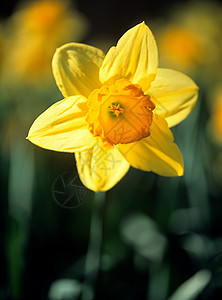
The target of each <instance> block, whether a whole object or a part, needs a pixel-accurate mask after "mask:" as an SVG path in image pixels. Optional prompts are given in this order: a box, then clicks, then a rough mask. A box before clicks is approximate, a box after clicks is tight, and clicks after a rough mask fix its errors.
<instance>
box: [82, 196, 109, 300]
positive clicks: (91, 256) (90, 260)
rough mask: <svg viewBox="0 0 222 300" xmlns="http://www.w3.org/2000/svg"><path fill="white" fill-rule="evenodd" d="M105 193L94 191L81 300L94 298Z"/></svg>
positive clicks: (98, 266)
mask: <svg viewBox="0 0 222 300" xmlns="http://www.w3.org/2000/svg"><path fill="white" fill-rule="evenodd" d="M105 196H106V193H104V192H97V193H95V199H94V201H95V202H94V208H93V213H92V218H91V225H90V238H89V247H88V252H87V255H86V262H85V282H84V288H83V293H82V300H92V299H95V289H96V282H97V277H98V273H99V268H100V253H101V245H102V233H103V211H104V203H105Z"/></svg>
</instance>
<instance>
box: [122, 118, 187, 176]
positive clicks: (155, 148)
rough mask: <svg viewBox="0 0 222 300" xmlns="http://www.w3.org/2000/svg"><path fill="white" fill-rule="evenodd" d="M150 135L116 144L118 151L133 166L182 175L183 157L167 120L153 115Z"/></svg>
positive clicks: (164, 173) (158, 172)
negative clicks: (135, 140) (130, 141)
mask: <svg viewBox="0 0 222 300" xmlns="http://www.w3.org/2000/svg"><path fill="white" fill-rule="evenodd" d="M150 132H151V134H150V136H149V137H147V138H145V139H142V140H140V141H139V142H135V143H132V144H125V145H118V148H119V150H120V152H121V153H122V154H123V156H124V157H125V158H126V160H127V161H128V162H129V163H130V165H131V166H133V167H134V168H138V169H141V170H144V171H153V172H155V173H157V174H159V175H162V176H181V175H183V158H182V155H181V152H180V150H179V148H178V147H177V145H176V144H175V143H174V142H173V135H172V132H171V130H170V129H169V128H168V126H167V122H166V121H165V120H164V119H163V118H162V117H160V116H158V115H155V114H154V115H153V123H152V125H151V127H150Z"/></svg>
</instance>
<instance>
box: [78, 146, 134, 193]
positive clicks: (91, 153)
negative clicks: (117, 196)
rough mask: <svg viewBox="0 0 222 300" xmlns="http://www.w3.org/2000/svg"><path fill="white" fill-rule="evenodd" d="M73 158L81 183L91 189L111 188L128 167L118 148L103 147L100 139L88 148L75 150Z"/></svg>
mask: <svg viewBox="0 0 222 300" xmlns="http://www.w3.org/2000/svg"><path fill="white" fill-rule="evenodd" d="M75 158H76V164H77V168H78V173H79V177H80V179H81V181H82V183H83V184H84V185H85V186H86V187H87V188H89V189H90V190H93V191H107V190H109V189H111V188H112V187H113V186H114V185H115V184H117V182H118V181H120V179H121V178H122V177H123V176H124V175H125V174H126V172H127V171H128V169H129V163H128V162H127V161H126V160H125V159H124V158H123V156H122V154H121V153H120V152H119V151H118V149H117V148H114V149H107V148H104V147H103V146H102V144H101V141H98V142H97V144H95V146H94V147H93V148H91V149H90V150H87V151H83V152H76V153H75Z"/></svg>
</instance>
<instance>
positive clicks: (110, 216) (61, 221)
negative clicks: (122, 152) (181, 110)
mask: <svg viewBox="0 0 222 300" xmlns="http://www.w3.org/2000/svg"><path fill="white" fill-rule="evenodd" d="M0 5H1V9H0V125H1V131H0V139H1V151H0V194H1V200H0V299H1V300H14V299H21V300H22V299H25V300H26V299H32V300H35V299H38V300H39V299H49V300H74V299H84V300H89V299H117V300H118V299H121V300H134V299H141V300H143V299H147V300H165V299H168V300H192V299H197V300H208V299H213V300H214V299H215V300H216V299H222V222H221V219H222V39H221V36H222V3H221V2H219V1H217V2H216V1H210V0H209V1H172V0H169V1H166V2H163V1H159V0H146V1H145V0H137V1H136V2H132V1H131V2H129V1H124V0H123V1H119V0H107V1H101V0H94V1H89V0H81V1H80V0H76V1H66V0H64V1H62V0H55V1H53V0H52V1H50V0H48V1H46V0H39V1H22V0H21V1H15V0H10V1H7V2H6V1H4V3H1V4H0ZM141 21H145V22H146V24H147V25H148V26H149V27H150V28H151V30H152V32H153V34H154V36H155V37H156V39H157V45H158V49H159V60H160V63H159V65H160V66H161V67H168V68H172V69H176V70H179V71H182V72H184V73H185V74H187V75H189V76H191V77H192V78H193V79H194V80H195V81H196V83H197V84H198V86H199V88H200V90H199V100H198V103H197V105H196V107H195V109H194V111H193V112H192V113H191V114H190V116H189V117H188V118H187V119H186V120H185V121H183V122H182V123H181V124H179V125H177V126H175V127H174V128H173V129H172V131H173V133H174V136H175V141H176V143H177V144H178V145H179V147H180V149H181V152H182V154H183V157H184V165H185V174H184V176H183V177H181V178H165V177H160V176H158V175H156V174H153V173H146V172H142V171H140V170H136V169H133V168H131V169H130V171H129V172H128V173H127V175H126V176H125V177H124V178H123V179H122V180H121V181H120V182H119V183H118V184H117V185H116V186H115V187H114V188H112V189H111V190H110V191H108V192H107V193H106V195H105V197H106V199H105V202H104V204H103V205H100V207H98V203H96V202H95V201H94V193H93V192H92V191H89V190H87V189H86V188H85V187H84V186H83V185H82V184H81V182H80V181H79V178H78V173H77V170H76V166H75V161H74V156H73V155H72V154H65V153H56V152H53V151H47V150H44V149H41V148H38V147H36V146H34V145H33V144H31V143H29V142H28V141H27V140H26V139H25V137H26V136H27V133H28V130H29V128H30V126H31V124H32V122H33V121H34V120H35V118H36V117H37V116H38V115H39V114H40V113H42V112H43V111H44V110H45V109H46V108H47V107H49V106H50V105H51V104H52V103H54V102H56V101H58V100H61V99H62V95H61V94H60V92H59V90H58V88H57V87H56V85H55V82H54V79H53V76H52V72H51V58H52V55H53V53H54V51H55V49H56V47H58V46H61V45H62V44H64V43H66V42H72V41H75V42H82V43H87V44H90V45H93V46H95V47H97V48H100V49H102V50H103V51H104V52H105V53H106V52H107V50H108V49H109V48H110V47H111V46H112V45H115V44H116V42H117V40H118V39H119V38H120V37H121V36H122V34H123V33H124V32H125V31H126V30H128V29H129V28H131V27H132V26H134V25H136V24H137V23H140V22H141ZM105 163H106V162H105ZM87 253H88V254H87ZM95 261H100V267H99V270H97V271H98V272H91V273H90V263H91V264H92V266H93V265H95ZM86 262H87V263H86ZM87 266H88V267H87ZM88 287H90V288H91V293H90V292H89V293H87V292H86V291H87V288H88Z"/></svg>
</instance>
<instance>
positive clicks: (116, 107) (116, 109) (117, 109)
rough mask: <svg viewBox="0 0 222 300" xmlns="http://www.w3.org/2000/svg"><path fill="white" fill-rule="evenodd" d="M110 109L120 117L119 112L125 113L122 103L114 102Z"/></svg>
mask: <svg viewBox="0 0 222 300" xmlns="http://www.w3.org/2000/svg"><path fill="white" fill-rule="evenodd" d="M109 110H110V112H112V113H114V115H115V116H117V117H119V114H123V113H124V111H125V110H124V109H123V108H122V107H120V104H112V105H111V107H109Z"/></svg>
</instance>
